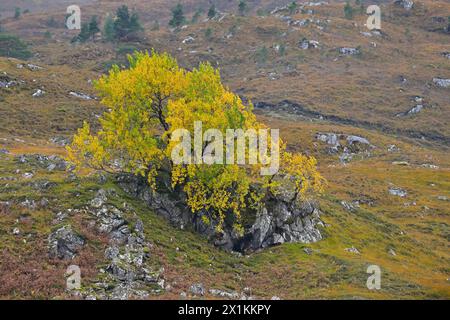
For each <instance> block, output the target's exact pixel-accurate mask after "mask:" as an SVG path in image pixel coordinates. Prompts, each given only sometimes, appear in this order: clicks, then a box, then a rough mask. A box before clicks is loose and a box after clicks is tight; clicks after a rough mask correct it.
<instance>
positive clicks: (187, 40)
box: [182, 36, 195, 44]
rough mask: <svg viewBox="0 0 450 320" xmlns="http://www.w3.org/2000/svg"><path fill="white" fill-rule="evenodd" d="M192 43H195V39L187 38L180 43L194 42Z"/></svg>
mask: <svg viewBox="0 0 450 320" xmlns="http://www.w3.org/2000/svg"><path fill="white" fill-rule="evenodd" d="M194 41H195V38H193V37H191V36H189V37H187V38H186V39H184V40H183V41H182V43H183V44H187V43H192V42H194Z"/></svg>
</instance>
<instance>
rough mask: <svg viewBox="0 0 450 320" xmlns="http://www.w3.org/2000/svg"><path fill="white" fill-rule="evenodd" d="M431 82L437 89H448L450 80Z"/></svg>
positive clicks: (435, 79)
mask: <svg viewBox="0 0 450 320" xmlns="http://www.w3.org/2000/svg"><path fill="white" fill-rule="evenodd" d="M433 82H434V84H435V85H437V86H438V87H442V88H450V79H443V78H434V79H433Z"/></svg>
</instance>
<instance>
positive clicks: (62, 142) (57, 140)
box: [50, 137, 70, 147]
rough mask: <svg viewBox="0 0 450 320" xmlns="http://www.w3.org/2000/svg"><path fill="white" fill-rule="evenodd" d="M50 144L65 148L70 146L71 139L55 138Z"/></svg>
mask: <svg viewBox="0 0 450 320" xmlns="http://www.w3.org/2000/svg"><path fill="white" fill-rule="evenodd" d="M50 142H51V143H54V144H56V145H58V146H61V147H65V146H68V145H69V144H70V139H68V138H66V137H53V138H51V139H50Z"/></svg>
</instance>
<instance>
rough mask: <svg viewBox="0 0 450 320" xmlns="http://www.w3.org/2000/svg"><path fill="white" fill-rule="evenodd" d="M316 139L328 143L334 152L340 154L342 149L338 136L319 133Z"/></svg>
mask: <svg viewBox="0 0 450 320" xmlns="http://www.w3.org/2000/svg"><path fill="white" fill-rule="evenodd" d="M316 139H317V140H320V141H322V142H326V143H327V144H329V145H330V146H331V149H330V150H331V151H332V152H338V148H339V147H340V143H339V138H338V135H337V134H335V133H317V135H316Z"/></svg>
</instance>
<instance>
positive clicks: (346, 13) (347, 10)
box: [344, 2, 353, 20]
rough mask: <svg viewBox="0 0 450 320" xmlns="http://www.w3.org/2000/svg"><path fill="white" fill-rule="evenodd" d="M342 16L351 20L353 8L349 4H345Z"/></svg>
mask: <svg viewBox="0 0 450 320" xmlns="http://www.w3.org/2000/svg"><path fill="white" fill-rule="evenodd" d="M344 16H345V18H346V19H349V20H351V19H353V7H352V6H351V5H350V3H349V2H347V3H345V6H344Z"/></svg>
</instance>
